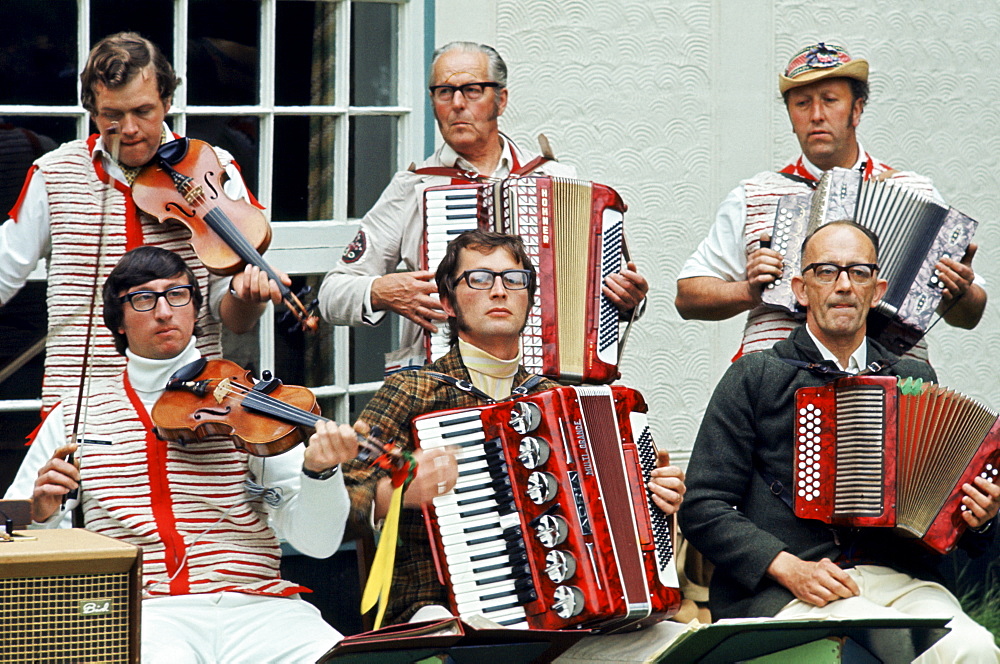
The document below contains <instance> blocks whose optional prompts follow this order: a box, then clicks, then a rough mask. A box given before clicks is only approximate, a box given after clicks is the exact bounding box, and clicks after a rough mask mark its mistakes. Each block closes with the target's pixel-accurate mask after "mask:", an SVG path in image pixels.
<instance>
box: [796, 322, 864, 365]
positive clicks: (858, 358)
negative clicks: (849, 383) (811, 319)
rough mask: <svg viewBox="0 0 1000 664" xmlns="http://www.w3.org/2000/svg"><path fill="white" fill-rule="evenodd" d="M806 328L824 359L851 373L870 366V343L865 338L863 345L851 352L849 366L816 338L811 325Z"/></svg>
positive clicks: (862, 341)
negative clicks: (810, 327) (842, 362)
mask: <svg viewBox="0 0 1000 664" xmlns="http://www.w3.org/2000/svg"><path fill="white" fill-rule="evenodd" d="M805 328H806V332H808V333H809V338H810V339H812V340H813V343H814V344H816V348H817V349H819V353H820V355H822V356H823V359H824V360H829V361H830V362H833V363H834V364H835V365H837V368H838V369H840V370H841V371H846V372H847V373H849V374H858V373H860V372H861V370H862V369H864V368H865V367H867V366H868V344H867V343H866V340H865V339H862V340H861V345H860V346H858V347H857V348H855V349H854V352H853V353H851V357H850V358H848V360H847V366H846V367H845V366H843V365H842V364H841V363H840V360H838V359H837V356H836V355H834V354H833V352H832V351H831V350H830V349H829V348H827V347H826V346H824V345H823V343H822V342H821V341H820V340H819V339H817V338H816V335H815V334H813V333H812V330H810V329H809V325H806V326H805Z"/></svg>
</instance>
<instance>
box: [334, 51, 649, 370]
mask: <svg viewBox="0 0 1000 664" xmlns="http://www.w3.org/2000/svg"><path fill="white" fill-rule="evenodd" d="M428 86H429V91H430V98H431V105H432V106H433V109H434V117H435V118H436V119H437V124H438V129H439V130H440V131H441V136H442V138H444V144H443V145H442V146H441V147H440V148H439V149H438V150H437V151H436V152H435V153H434V154H433V155H431V156H430V157H429V158H428V159H427V160H426V161H424V162H423V164H422V165H421V169H424V168H427V169H434V170H436V171H437V173H438V174H426V173H425V174H421V175H418V174H417V173H413V172H411V171H400V172H398V173H396V175H395V176H394V177H393V179H392V181H391V182H390V183H389V185H388V186H387V187H386V189H385V191H383V192H382V196H381V197H380V198H379V200H378V201H377V202H376V203H375V205H374V207H372V209H371V210H370V211H369V212H368V214H366V215H365V217H364V218H363V219H362V220H361V229H360V230H359V231H358V234H357V236H356V237H355V238H354V240H353V241H352V242H351V243H350V244H349V245H348V246H347V248H346V249H345V251H344V255H343V256H342V257H341V259H340V261H339V262H338V263H337V265H336V266H335V267H334V268H333V270H331V271H330V272H329V273H328V274H327V275H326V277H325V278H324V279H323V284H322V286H321V287H320V291H319V302H320V311H321V313H322V314H323V317H324V318H325V319H326V320H328V321H330V322H331V323H335V324H337V325H377V324H378V323H380V322H381V321H382V319H383V318H384V317H385V313H386V312H387V311H393V312H395V313H397V314H399V315H400V316H402V317H403V318H404V319H405V320H403V321H402V323H403V326H402V340H401V344H400V348H399V350H398V351H395V352H393V353H390V354H389V355H387V356H386V371H387V372H391V371H394V370H398V369H401V368H406V367H419V366H422V365H423V364H424V362H425V361H426V354H425V351H424V343H423V331H424V330H427V331H430V332H435V331H436V330H437V325H438V324H439V323H441V322H442V321H444V320H445V319H446V315H445V314H444V312H443V311H442V309H441V305H440V304H439V301H438V299H437V298H436V297H435V294H436V293H437V288H438V286H439V285H438V286H435V284H434V282H433V281H432V278H433V276H434V274H433V271H432V270H423V271H422V270H420V246H421V242H422V239H423V235H424V221H423V209H422V207H423V206H422V198H423V192H424V190H425V189H427V188H428V187H431V186H439V185H446V184H450V183H452V182H453V181H454V182H464V180H461V179H460V178H461V177H462V175H461V173H462V172H471V173H478V174H481V175H483V176H488V177H491V178H494V179H502V178H505V177H507V176H508V175H510V173H511V172H514V171H517V170H518V169H519V168H521V167H522V166H524V165H526V164H527V163H529V162H530V161H531V158H530V157H529V156H528V155H526V154H525V153H524V152H522V151H521V150H520V149H518V147H517V146H516V145H514V143H513V141H511V140H510V138H509V137H507V136H505V135H504V134H502V133H501V132H500V128H499V118H500V116H501V115H503V112H504V110H505V109H506V108H507V98H508V90H507V65H506V63H504V61H503V58H501V57H500V54H499V53H497V52H496V50H495V49H493V48H492V47H490V46H487V45H485V44H476V43H473V42H462V41H457V42H451V43H449V44H445V45H444V46H442V47H440V48H439V49H437V50H436V51H435V52H434V59H433V61H432V63H431V71H430V76H429V79H428ZM536 172H537V173H539V174H544V175H552V176H559V177H566V178H575V177H576V170H575V169H573V168H572V167H570V166H565V165H563V164H559V163H558V162H554V161H551V162H548V163H545V164H543V165H542V166H541V167H540V168H539V169H538V170H537V171H536ZM453 177H454V178H456V179H455V180H453V179H452V178H453ZM400 263H402V264H403V266H404V270H405V271H403V272H397V271H396V270H397V268H398V267H399V265H400ZM635 270H636V268H635V265H634V264H632V263H629V264H628V266H627V269H625V270H624V271H622V272H621V273H618V274H613V275H611V276H609V277H608V279H607V280H606V283H605V287H604V292H605V294H606V295H607V296H608V297H609V298H610V299H611V301H612V302H614V303H615V304H616V305H617V306H618V308H619V309H620V310H622V311H631V310H632V309H634V308H635V307H636V306H638V305H639V303H640V302H641V301H642V300H643V298H644V297H645V295H646V291H647V290H648V289H649V286H648V284H647V283H646V280H645V278H643V277H642V276H641V275H639V274H638V273H637V272H636V271H635Z"/></svg>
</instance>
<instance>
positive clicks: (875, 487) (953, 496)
mask: <svg viewBox="0 0 1000 664" xmlns="http://www.w3.org/2000/svg"><path fill="white" fill-rule="evenodd" d="M795 401H796V408H797V414H796V418H797V419H796V424H795V427H796V430H795V478H794V480H795V493H794V505H795V514H796V515H797V516H800V517H804V518H812V519H819V520H821V521H823V522H825V523H832V524H837V525H846V526H857V527H870V526H881V527H895V528H896V529H898V530H899V531H900V532H901V533H902V534H904V535H907V536H910V537H918V538H920V540H921V542H922V543H923V544H924V545H926V546H927V547H929V548H930V549H932V550H934V551H937V552H939V553H947V552H948V551H951V550H952V549H953V548H955V543H956V542H957V540H958V538H959V537H960V536H961V534H962V533H963V532H964V530H965V526H966V523H965V520H964V519H963V518H962V516H961V512H962V511H964V510H965V509H966V508H965V506H964V505H962V497H963V496H964V495H965V492H963V491H962V485H963V484H965V483H972V481H973V479H974V478H975V477H976V476H977V475H980V476H982V477H985V478H987V479H989V480H990V481H992V482H996V481H997V474H998V472H1000V470H998V465H1000V422H998V418H997V413H996V412H994V411H992V410H990V409H988V408H986V407H985V406H983V405H981V404H979V403H977V402H976V401H974V400H973V399H970V398H968V397H966V396H964V395H961V394H958V393H956V392H953V391H952V390H949V389H947V388H944V387H941V386H939V385H935V384H933V383H923V382H922V381H920V380H917V381H914V380H912V379H905V380H900V379H897V378H896V377H894V376H856V377H849V378H841V379H839V380H836V381H834V382H832V383H829V384H827V385H824V386H823V387H810V388H801V389H799V390H798V391H797V392H796V394H795Z"/></svg>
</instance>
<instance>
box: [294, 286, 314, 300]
mask: <svg viewBox="0 0 1000 664" xmlns="http://www.w3.org/2000/svg"><path fill="white" fill-rule="evenodd" d="M311 292H312V286H309V285H308V284H307V285H305V286H303V287H302V290H300V291H299V292H298V293H296V294H295V295H296V297H298V298H299V299H300V300H301V299H302V298H304V297H305V296H306V295H308V294H309V293H311Z"/></svg>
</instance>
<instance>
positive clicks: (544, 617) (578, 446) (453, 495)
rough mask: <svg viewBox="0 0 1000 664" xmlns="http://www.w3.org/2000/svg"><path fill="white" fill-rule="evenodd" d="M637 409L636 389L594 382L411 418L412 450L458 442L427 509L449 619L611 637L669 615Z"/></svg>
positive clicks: (659, 530) (664, 540)
mask: <svg viewBox="0 0 1000 664" xmlns="http://www.w3.org/2000/svg"><path fill="white" fill-rule="evenodd" d="M645 413H646V404H645V402H644V401H643V399H642V395H640V394H639V393H638V392H636V391H635V390H632V389H629V388H627V387H620V386H612V387H607V386H601V387H597V386H594V387H561V388H556V389H553V390H547V391H545V392H540V393H538V394H534V395H531V396H527V397H522V398H519V399H516V400H513V401H505V402H501V403H498V404H494V405H490V406H482V407H477V408H465V409H456V410H447V411H440V412H437V413H430V414H428V415H423V416H421V417H417V418H414V420H413V433H414V439H415V441H416V442H417V443H418V444H419V446H420V447H423V448H433V447H445V446H457V447H458V448H459V449H458V452H457V457H458V463H459V466H458V468H459V480H458V483H457V485H456V486H455V488H454V489H453V490H452V491H450V492H448V493H447V494H445V495H443V496H439V497H437V498H435V499H434V501H433V507H432V508H431V507H428V508H427V509H426V512H427V517H428V532H429V533H430V538H431V545H432V549H433V551H434V555H435V561H436V563H437V567H438V573H439V577H440V578H441V581H442V583H443V584H444V585H445V586H447V588H448V591H449V597H450V600H451V604H452V610H453V611H454V612H455V613H456V614H457V615H458V616H460V617H463V618H464V617H467V616H471V615H475V614H482V615H484V616H486V617H487V618H490V619H491V620H493V621H494V622H497V623H500V624H502V625H506V626H510V627H517V628H535V629H567V628H594V629H600V630H602V631H612V630H621V629H626V628H630V627H637V626H641V625H643V624H648V623H652V622H656V621H658V620H660V619H662V618H665V617H668V616H670V615H673V614H674V613H675V612H676V611H677V609H678V607H679V606H680V600H681V597H680V592H679V590H678V589H677V588H678V582H677V574H676V571H675V569H674V561H673V543H672V539H671V521H672V519H671V518H669V517H667V516H666V515H665V514H664V513H663V512H662V511H661V510H660V509H659V508H658V507H656V506H655V505H654V504H653V503H652V500H651V498H650V497H649V495H648V489H647V488H646V483H647V482H648V481H649V478H650V473H651V472H652V470H653V469H654V468H655V467H656V447H655V445H654V443H653V440H652V436H651V435H650V432H649V427H648V424H647V420H646V414H645Z"/></svg>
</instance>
